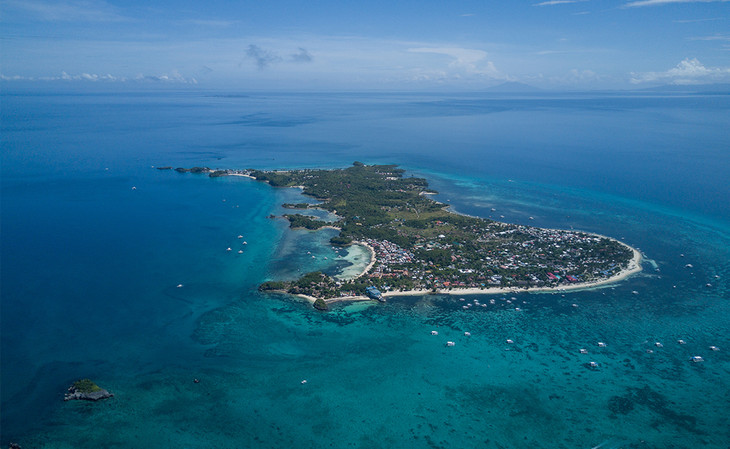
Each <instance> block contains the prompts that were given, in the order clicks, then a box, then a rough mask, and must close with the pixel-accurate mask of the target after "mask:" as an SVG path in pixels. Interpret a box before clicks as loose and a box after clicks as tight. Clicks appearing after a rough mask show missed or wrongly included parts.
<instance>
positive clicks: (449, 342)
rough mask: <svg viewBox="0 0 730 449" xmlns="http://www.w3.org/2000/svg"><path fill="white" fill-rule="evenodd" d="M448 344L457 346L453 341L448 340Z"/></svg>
mask: <svg viewBox="0 0 730 449" xmlns="http://www.w3.org/2000/svg"><path fill="white" fill-rule="evenodd" d="M446 346H456V343H454V342H453V341H447V342H446Z"/></svg>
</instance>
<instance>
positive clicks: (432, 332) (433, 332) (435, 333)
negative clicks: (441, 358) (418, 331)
mask: <svg viewBox="0 0 730 449" xmlns="http://www.w3.org/2000/svg"><path fill="white" fill-rule="evenodd" d="M438 334H439V333H438V331H431V335H438Z"/></svg>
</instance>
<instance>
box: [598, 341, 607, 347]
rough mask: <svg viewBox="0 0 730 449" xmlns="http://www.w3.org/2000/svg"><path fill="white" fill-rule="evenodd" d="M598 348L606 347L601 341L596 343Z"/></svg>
mask: <svg viewBox="0 0 730 449" xmlns="http://www.w3.org/2000/svg"><path fill="white" fill-rule="evenodd" d="M598 347H599V348H605V347H606V343H604V342H602V341H599V342H598Z"/></svg>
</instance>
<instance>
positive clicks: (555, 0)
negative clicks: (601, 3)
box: [532, 0, 588, 6]
mask: <svg viewBox="0 0 730 449" xmlns="http://www.w3.org/2000/svg"><path fill="white" fill-rule="evenodd" d="M587 1H588V0H549V1H546V2H541V3H534V4H533V5H532V6H553V5H564V4H566V3H581V2H587Z"/></svg>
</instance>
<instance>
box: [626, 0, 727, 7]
mask: <svg viewBox="0 0 730 449" xmlns="http://www.w3.org/2000/svg"><path fill="white" fill-rule="evenodd" d="M727 1H730V0H640V1H636V2H630V3H626V4H625V5H624V6H625V7H635V6H656V5H666V4H669V3H712V2H727Z"/></svg>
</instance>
